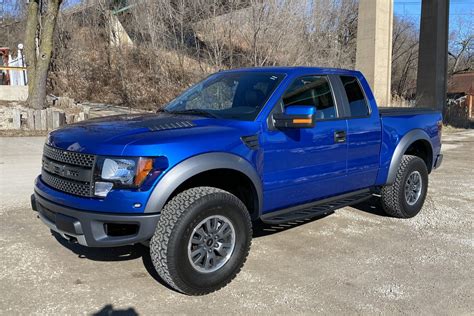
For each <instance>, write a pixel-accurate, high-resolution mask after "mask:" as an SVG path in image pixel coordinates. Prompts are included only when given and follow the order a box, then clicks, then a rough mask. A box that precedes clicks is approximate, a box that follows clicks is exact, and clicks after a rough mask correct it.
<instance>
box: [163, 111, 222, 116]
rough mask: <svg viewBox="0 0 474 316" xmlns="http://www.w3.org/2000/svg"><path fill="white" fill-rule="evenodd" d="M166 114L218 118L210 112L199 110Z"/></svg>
mask: <svg viewBox="0 0 474 316" xmlns="http://www.w3.org/2000/svg"><path fill="white" fill-rule="evenodd" d="M164 111H165V112H166V113H171V114H189V115H201V116H206V117H212V118H218V116H217V115H215V114H212V113H210V112H207V111H204V110H201V109H187V110H176V111H166V110H164Z"/></svg>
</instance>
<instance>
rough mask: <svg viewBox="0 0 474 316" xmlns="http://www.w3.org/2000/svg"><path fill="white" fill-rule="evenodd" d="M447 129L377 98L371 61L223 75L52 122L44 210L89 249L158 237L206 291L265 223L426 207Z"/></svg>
mask: <svg viewBox="0 0 474 316" xmlns="http://www.w3.org/2000/svg"><path fill="white" fill-rule="evenodd" d="M441 128H442V122H441V114H440V113H439V112H436V111H432V110H429V109H420V108H416V109H409V108H405V109H400V108H387V109H381V108H377V106H376V103H375V100H374V96H373V95H372V92H371V90H370V88H369V85H368V84H367V82H366V80H365V79H364V77H363V76H362V74H361V73H360V72H357V71H349V70H340V69H324V68H306V67H291V68H290V67H281V68H280V67H278V68H273V67H272V68H254V69H237V70H230V71H222V72H218V73H216V74H213V75H211V76H209V77H208V78H206V79H205V80H203V81H202V82H200V83H198V84H196V85H195V86H193V87H191V88H190V89H188V90H187V91H185V92H184V93H183V94H182V95H180V96H179V97H177V98H176V99H174V100H173V101H171V102H170V103H169V104H168V105H167V106H165V107H164V108H163V109H161V110H159V111H158V113H156V114H144V115H137V114H130V115H121V116H111V117H105V118H99V119H91V120H89V121H86V122H81V123H77V124H72V125H68V126H66V127H64V128H61V129H58V130H55V131H52V132H51V133H50V134H49V135H48V137H47V140H46V143H45V145H44V153H43V161H42V170H41V175H39V176H38V178H37V179H36V180H35V187H34V194H33V195H32V207H33V209H34V210H35V211H37V212H38V213H37V214H38V215H39V217H40V219H41V220H42V221H43V222H44V223H45V224H46V225H47V226H48V227H49V228H50V229H51V230H53V231H55V232H57V233H59V234H60V235H61V236H63V237H64V238H67V239H69V240H71V241H74V242H78V243H79V244H81V245H84V246H89V247H111V246H121V245H128V244H135V243H147V244H149V247H150V252H151V258H152V260H153V264H154V266H155V268H156V270H157V272H158V273H159V275H160V276H161V277H162V279H163V280H164V281H166V282H167V283H168V284H169V285H170V286H171V287H173V288H174V289H176V290H178V291H181V292H183V293H187V294H190V295H202V294H206V293H209V292H212V291H215V290H217V289H219V288H221V287H223V286H225V285H226V284H227V283H229V282H230V281H231V280H232V279H233V278H234V277H235V276H236V274H237V273H238V272H239V271H240V269H241V268H242V266H243V264H244V261H245V260H246V257H247V255H248V252H249V249H250V243H251V238H252V223H253V222H255V221H256V220H261V221H263V222H265V223H282V222H287V221H293V220H298V219H306V218H311V217H312V216H316V215H320V214H322V213H327V212H329V211H332V210H334V209H337V208H340V207H343V206H347V205H350V204H355V203H359V202H361V201H363V200H364V199H367V198H369V197H371V196H374V195H376V196H379V197H380V199H381V205H382V206H383V209H384V210H385V212H386V213H388V214H389V215H391V216H394V217H399V218H408V217H412V216H414V215H416V214H417V213H418V212H419V211H420V209H421V208H422V206H423V203H424V200H425V197H426V193H427V188H428V174H429V173H430V172H431V171H432V170H433V169H435V168H437V167H438V166H439V165H440V164H441V161H442V155H441V154H440V149H441ZM296 260H297V259H296Z"/></svg>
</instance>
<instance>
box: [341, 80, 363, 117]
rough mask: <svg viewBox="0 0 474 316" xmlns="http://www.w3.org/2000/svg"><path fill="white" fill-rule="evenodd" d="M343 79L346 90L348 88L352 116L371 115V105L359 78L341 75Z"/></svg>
mask: <svg viewBox="0 0 474 316" xmlns="http://www.w3.org/2000/svg"><path fill="white" fill-rule="evenodd" d="M341 81H342V84H343V85H344V90H346V95H347V101H348V102H349V108H350V109H351V116H353V117H356V116H369V114H370V113H369V107H368V105H367V102H366V100H365V96H364V93H363V92H362V89H361V87H360V85H359V81H358V80H357V78H355V77H350V76H341Z"/></svg>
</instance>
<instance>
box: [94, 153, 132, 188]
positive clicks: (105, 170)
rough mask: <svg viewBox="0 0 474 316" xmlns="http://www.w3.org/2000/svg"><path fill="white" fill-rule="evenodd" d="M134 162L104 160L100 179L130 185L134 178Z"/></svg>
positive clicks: (128, 160)
mask: <svg viewBox="0 0 474 316" xmlns="http://www.w3.org/2000/svg"><path fill="white" fill-rule="evenodd" d="M135 165H136V162H135V160H132V159H111V158H106V159H105V160H104V163H103V165H102V172H101V174H100V177H101V178H102V179H104V180H115V181H120V183H121V184H132V183H133V178H134V177H135Z"/></svg>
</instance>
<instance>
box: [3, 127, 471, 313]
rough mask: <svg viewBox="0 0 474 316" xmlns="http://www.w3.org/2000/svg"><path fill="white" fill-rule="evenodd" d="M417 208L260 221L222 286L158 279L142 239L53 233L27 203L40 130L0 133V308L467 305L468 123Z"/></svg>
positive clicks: (373, 207)
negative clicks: (181, 287)
mask: <svg viewBox="0 0 474 316" xmlns="http://www.w3.org/2000/svg"><path fill="white" fill-rule="evenodd" d="M443 143H444V145H443V151H444V154H445V160H444V163H443V166H442V168H441V169H439V170H438V171H436V172H434V173H433V174H432V175H431V176H430V188H429V194H428V198H427V201H426V204H425V206H424V209H423V211H422V212H421V213H420V214H419V215H418V216H417V217H416V218H414V219H410V220H399V219H393V218H389V217H386V216H384V215H383V214H382V213H381V211H380V206H379V205H378V204H377V201H376V200H374V201H370V202H369V203H365V204H363V205H359V206H357V207H356V208H353V207H347V208H344V209H341V210H338V211H336V212H335V213H334V214H331V215H329V216H326V217H324V218H319V219H316V220H312V221H309V222H306V223H304V224H302V225H296V226H295V225H279V226H262V225H260V226H258V227H256V229H255V230H256V232H255V236H254V241H253V245H252V250H251V253H250V256H249V259H248V261H247V263H246V265H245V267H244V269H243V271H242V272H241V273H240V274H239V275H238V276H237V278H236V279H235V280H234V281H233V282H232V283H231V284H230V285H229V286H227V287H226V288H224V289H223V290H221V291H218V292H217V293H214V294H211V295H208V296H204V297H187V296H184V295H181V294H179V293H176V292H173V291H172V290H170V289H168V288H167V287H166V286H164V285H163V284H162V283H161V281H160V280H159V278H158V277H157V275H156V274H155V273H154V272H153V268H152V264H151V262H150V258H149V255H148V252H147V249H146V248H145V247H143V246H133V247H131V246H130V247H121V248H115V249H88V248H84V247H82V246H78V245H69V244H67V243H66V242H64V241H63V240H61V239H56V238H55V237H54V236H52V235H51V233H50V232H49V230H48V229H47V228H46V227H45V226H44V225H43V224H41V223H40V221H39V220H38V219H37V218H36V216H35V214H34V213H33V212H32V211H31V210H30V205H29V196H30V194H31V192H32V183H33V179H34V177H35V176H36V174H38V173H39V170H40V161H41V151H42V146H43V138H39V137H23V138H14V137H9V138H0V193H1V201H2V204H1V206H0V219H1V221H0V223H1V230H0V252H1V256H0V267H1V269H0V296H1V301H0V314H1V315H12V314H22V315H23V314H82V313H84V314H95V313H98V314H102V315H110V314H112V313H113V312H123V313H124V314H131V315H134V314H157V313H188V314H198V313H199V314H202V313H217V314H222V313H223V312H224V311H225V312H228V313H232V314H256V313H265V314H274V313H278V314H286V313H291V312H297V313H319V314H335V313H337V314H381V313H384V314H386V313H387V314H472V313H474V300H473V294H474V293H473V288H474V273H473V268H472V263H473V225H472V224H473V222H472V220H473V216H472V211H473V206H474V192H473V187H474V177H473V171H472V162H473V158H472V157H473V156H474V146H473V145H474V131H472V130H471V131H457V132H455V133H449V134H448V135H445V136H444V139H443Z"/></svg>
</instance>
